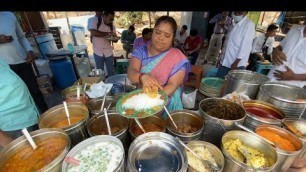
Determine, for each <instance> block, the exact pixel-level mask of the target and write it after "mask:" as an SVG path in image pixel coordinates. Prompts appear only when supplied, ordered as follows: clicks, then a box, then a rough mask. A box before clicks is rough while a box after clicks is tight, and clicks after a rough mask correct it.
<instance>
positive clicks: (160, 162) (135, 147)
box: [127, 132, 188, 172]
mask: <svg viewBox="0 0 306 172" xmlns="http://www.w3.org/2000/svg"><path fill="white" fill-rule="evenodd" d="M127 167H128V171H129V172H137V171H139V172H140V171H158V172H169V171H178V172H186V171H187V168H188V162H187V156H186V153H185V151H184V148H183V146H182V145H181V144H180V143H179V141H178V140H177V139H175V138H174V137H173V136H171V135H169V134H167V133H162V132H149V133H145V134H142V135H140V136H138V137H137V138H136V139H135V140H134V141H133V142H132V144H131V146H130V148H129V153H128V159H127Z"/></svg>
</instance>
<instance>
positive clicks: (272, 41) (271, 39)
mask: <svg viewBox="0 0 306 172" xmlns="http://www.w3.org/2000/svg"><path fill="white" fill-rule="evenodd" d="M274 41H275V39H274V37H272V38H270V41H269V42H268V43H267V45H268V52H267V54H271V53H272V51H273V43H274Z"/></svg>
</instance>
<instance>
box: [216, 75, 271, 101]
mask: <svg viewBox="0 0 306 172" xmlns="http://www.w3.org/2000/svg"><path fill="white" fill-rule="evenodd" d="M268 80H269V78H268V77H267V76H265V75H262V74H259V73H256V72H252V71H249V70H231V71H229V73H228V74H227V75H226V76H225V81H224V85H223V89H222V93H221V95H222V97H223V96H225V95H226V94H229V93H232V92H234V91H236V92H237V93H243V94H246V95H247V96H249V97H250V99H255V98H256V96H257V93H258V90H259V87H260V84H261V83H263V82H265V81H268Z"/></svg>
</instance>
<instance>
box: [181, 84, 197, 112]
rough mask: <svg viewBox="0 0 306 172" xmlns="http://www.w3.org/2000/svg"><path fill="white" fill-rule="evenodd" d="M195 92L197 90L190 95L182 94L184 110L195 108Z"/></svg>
mask: <svg viewBox="0 0 306 172" xmlns="http://www.w3.org/2000/svg"><path fill="white" fill-rule="evenodd" d="M197 91H198V89H196V90H194V91H193V92H191V93H187V94H186V93H184V92H183V98H182V102H183V107H184V108H185V109H193V108H194V107H195V102H196V97H197Z"/></svg>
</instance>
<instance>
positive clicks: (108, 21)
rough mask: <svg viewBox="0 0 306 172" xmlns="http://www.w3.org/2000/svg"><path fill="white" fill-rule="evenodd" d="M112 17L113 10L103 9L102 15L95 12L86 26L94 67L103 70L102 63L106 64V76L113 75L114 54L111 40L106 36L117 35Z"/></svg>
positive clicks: (113, 15) (113, 14)
mask: <svg viewBox="0 0 306 172" xmlns="http://www.w3.org/2000/svg"><path fill="white" fill-rule="evenodd" d="M98 13H101V12H98ZM114 17H115V12H114V11H104V12H103V14H102V16H99V15H98V14H97V12H96V17H94V18H92V19H90V20H89V21H90V22H89V23H88V24H89V26H88V28H89V30H90V34H91V36H92V44H93V51H94V58H95V62H96V67H97V68H98V69H102V70H104V64H106V68H107V73H108V77H110V76H112V75H114V69H113V64H114V56H113V47H112V45H111V41H108V40H107V39H106V38H107V37H109V36H114V37H116V36H117V33H116V28H115V26H114V25H113V21H114ZM114 42H117V41H114Z"/></svg>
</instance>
